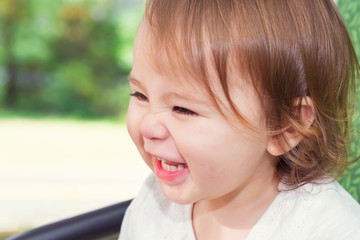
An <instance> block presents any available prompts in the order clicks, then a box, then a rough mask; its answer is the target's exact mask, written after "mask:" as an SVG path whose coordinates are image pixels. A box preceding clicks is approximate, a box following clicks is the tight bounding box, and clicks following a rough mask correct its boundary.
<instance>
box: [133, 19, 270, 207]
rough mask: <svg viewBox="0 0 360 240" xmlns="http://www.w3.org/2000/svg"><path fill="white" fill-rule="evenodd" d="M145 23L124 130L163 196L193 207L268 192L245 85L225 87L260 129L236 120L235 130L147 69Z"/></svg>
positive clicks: (206, 101) (209, 106) (264, 140)
mask: <svg viewBox="0 0 360 240" xmlns="http://www.w3.org/2000/svg"><path fill="white" fill-rule="evenodd" d="M144 25H145V24H141V26H140V28H139V31H138V34H137V36H136V40H135V45H134V66H133V69H132V71H131V74H130V76H129V79H130V85H131V88H132V90H133V93H134V94H133V96H132V98H131V101H130V106H129V112H128V118H127V126H128V131H129V133H130V135H131V137H132V139H133V141H134V143H135V144H136V146H137V148H138V150H139V152H140V154H141V156H142V157H143V159H144V160H145V162H146V163H147V165H148V166H149V167H150V168H151V169H152V170H153V171H154V172H155V173H156V174H157V176H158V180H159V183H160V186H161V188H162V190H163V192H164V194H165V195H166V196H167V197H168V198H169V199H170V200H172V201H174V202H177V203H181V204H192V203H194V202H197V201H199V200H215V199H218V200H221V199H225V198H229V197H230V198H232V197H235V196H237V195H238V194H241V193H244V194H245V193H249V192H254V191H262V190H261V189H264V188H267V187H268V186H269V184H272V183H271V182H272V180H273V177H274V173H275V165H276V161H275V159H274V157H272V156H271V155H270V154H269V153H268V152H267V147H268V144H269V137H268V136H267V131H266V126H265V113H264V111H263V109H262V108H261V107H260V103H259V99H258V98H257V97H256V94H254V91H253V89H252V87H250V86H248V85H247V86H246V87H244V86H242V87H240V86H236V85H233V86H231V88H232V89H233V91H234V92H236V98H235V99H234V100H235V103H236V104H237V107H238V108H239V110H240V111H241V113H242V115H243V116H245V117H246V118H247V119H248V120H249V121H250V123H251V124H253V125H254V126H255V127H257V128H258V129H260V130H261V131H256V132H255V131H254V130H252V129H249V128H248V127H247V126H246V125H245V124H242V123H240V122H238V123H236V130H235V128H234V127H233V126H232V125H231V124H230V123H229V122H228V121H227V120H226V119H225V118H224V117H223V116H222V114H221V113H220V112H219V111H218V109H217V108H216V107H215V106H214V104H213V103H212V101H211V98H210V97H209V96H208V94H207V93H206V92H205V91H203V90H202V89H200V87H199V86H193V85H190V84H188V83H187V81H184V80H183V79H181V77H177V78H176V79H174V77H173V76H165V75H162V74H159V73H158V72H156V71H155V70H154V69H153V67H152V65H151V64H150V63H149V62H148V59H149V58H147V57H146V55H145V54H146V47H145V46H146V41H145V40H144V34H145V33H144V32H143V30H144V29H143V28H144V27H145V26H144ZM184 75H185V74H184ZM230 77H231V76H230ZM233 77H236V76H233ZM194 81H195V80H194ZM179 82H181V84H179ZM214 86H215V88H217V89H220V86H217V85H216V84H215V85H214ZM220 92H221V91H219V93H220ZM220 97H221V98H222V99H221V100H223V101H224V103H225V102H226V101H225V97H224V96H222V95H221V96H220ZM161 160H162V161H161Z"/></svg>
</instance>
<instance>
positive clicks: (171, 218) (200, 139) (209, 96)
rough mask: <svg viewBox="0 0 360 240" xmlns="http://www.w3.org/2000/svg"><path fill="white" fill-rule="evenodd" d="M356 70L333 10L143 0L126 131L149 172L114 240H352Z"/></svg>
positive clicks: (321, 0) (214, 0)
mask: <svg viewBox="0 0 360 240" xmlns="http://www.w3.org/2000/svg"><path fill="white" fill-rule="evenodd" d="M358 71H359V65H358V62H357V59H356V55H355V53H354V50H353V47H352V44H351V41H350V39H349V36H348V33H347V31H346V28H345V26H344V23H343V22H342V20H341V17H340V15H339V13H338V11H337V9H336V6H335V5H334V3H333V2H332V1H331V0H286V1H284V0H148V1H147V5H146V11H145V15H144V17H143V19H142V21H141V23H140V26H139V29H138V32H137V35H136V39H135V44H134V66H133V69H132V71H131V73H130V74H129V82H130V85H131V88H132V90H133V93H132V94H131V96H132V97H131V101H130V106H129V112H128V118H127V124H128V130H129V133H130V135H131V137H132V139H133V141H134V143H135V144H136V146H137V148H138V150H139V152H140V154H141V156H142V157H143V159H144V161H145V162H146V163H147V165H148V166H149V167H150V168H151V169H152V171H153V172H154V173H153V174H151V175H150V176H149V177H148V178H147V180H146V182H145V183H144V185H143V187H142V189H141V191H140V193H139V195H138V196H137V197H136V198H135V200H134V201H133V202H132V204H131V205H130V207H129V208H128V210H127V212H126V216H125V219H124V222H123V225H122V228H121V235H120V240H125V239H130V240H136V239H151V240H162V239H170V240H177V239H189V240H190V239H191V240H194V239H199V240H203V239H205V240H211V239H216V240H218V239H247V240H254V239H261V240H264V239H276V240H279V239H280V240H281V239H283V240H285V239H286V240H291V239H316V240H318V239H334V240H335V239H336V240H339V239H359V238H360V207H359V204H358V203H357V202H356V201H355V200H354V199H353V198H352V197H351V196H350V195H349V194H348V193H347V192H346V191H345V190H344V189H343V188H342V187H341V186H340V185H339V184H338V183H337V182H336V181H335V180H334V179H335V178H336V177H338V176H340V174H341V173H342V171H343V170H344V168H345V166H346V165H347V143H348V135H349V122H350V116H349V112H348V109H349V103H351V102H352V100H351V99H352V97H353V95H354V94H353V90H354V89H355V82H354V81H355V77H356V74H357V73H358Z"/></svg>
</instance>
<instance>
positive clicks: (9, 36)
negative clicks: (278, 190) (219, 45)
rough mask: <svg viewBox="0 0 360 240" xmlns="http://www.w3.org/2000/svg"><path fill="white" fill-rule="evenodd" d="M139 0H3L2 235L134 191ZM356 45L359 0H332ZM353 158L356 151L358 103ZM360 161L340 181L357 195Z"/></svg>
mask: <svg viewBox="0 0 360 240" xmlns="http://www.w3.org/2000/svg"><path fill="white" fill-rule="evenodd" d="M143 7H144V0H51V1H50V0H48V1H44V0H0V239H3V238H5V236H7V235H9V234H12V233H14V232H18V231H23V230H26V229H29V228H32V227H36V226H40V225H42V224H45V223H48V222H52V221H57V220H59V219H62V218H65V217H70V216H73V215H76V214H81V213H84V212H86V211H90V210H93V209H96V208H99V207H104V206H106V205H109V204H112V203H116V202H119V201H122V200H125V199H128V198H132V197H134V196H135V195H136V192H137V191H138V189H139V187H140V185H141V182H142V181H143V179H144V178H145V177H146V175H147V174H148V172H149V170H148V169H147V168H146V166H145V164H143V163H142V160H141V159H140V156H139V155H138V153H137V151H136V149H135V147H134V146H133V145H132V143H131V140H130V138H129V137H128V135H127V132H126V128H125V117H126V111H127V104H128V100H129V97H128V95H129V93H130V89H129V86H128V84H127V74H128V73H129V71H130V69H131V65H132V44H133V39H134V35H135V32H136V28H137V26H138V23H139V21H140V18H141V14H142V12H143ZM338 7H339V10H340V12H341V14H342V16H343V18H344V20H345V22H346V25H347V27H348V30H349V32H350V35H351V37H352V40H353V42H354V45H355V49H356V52H357V54H358V56H359V54H360V0H338ZM356 108H357V109H356V111H355V114H354V120H353V126H354V132H353V135H354V137H353V141H352V145H351V150H352V152H353V155H352V156H351V157H352V158H355V157H356V156H359V155H360V150H359V147H360V139H359V134H358V133H357V131H358V130H359V129H360V118H359V107H358V105H357V107H356ZM359 166H360V162H358V163H357V164H355V165H352V166H351V167H349V168H348V171H347V174H346V175H345V176H344V178H343V179H341V183H342V184H343V186H345V187H346V188H347V190H348V191H349V192H350V193H351V194H352V195H353V196H354V197H355V198H356V199H357V200H358V201H360V167H359Z"/></svg>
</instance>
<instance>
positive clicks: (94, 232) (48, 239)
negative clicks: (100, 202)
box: [6, 200, 132, 240]
mask: <svg viewBox="0 0 360 240" xmlns="http://www.w3.org/2000/svg"><path fill="white" fill-rule="evenodd" d="M131 201H132V200H128V201H124V202H120V203H117V204H114V205H111V206H108V207H105V208H101V209H98V210H95V211H91V212H88V213H85V214H82V215H78V216H75V217H72V218H68V219H64V220H61V221H59V222H55V223H51V224H48V225H45V226H42V227H39V228H35V229H32V230H29V231H26V232H23V233H20V234H17V235H14V236H12V237H9V238H7V239H6V240H105V239H106V240H107V239H117V238H118V235H119V233H120V228H121V223H122V220H123V218H124V215H125V211H126V209H127V207H128V206H129V204H130V203H131Z"/></svg>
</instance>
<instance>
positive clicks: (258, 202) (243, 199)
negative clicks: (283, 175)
mask: <svg viewBox="0 0 360 240" xmlns="http://www.w3.org/2000/svg"><path fill="white" fill-rule="evenodd" d="M264 179H265V180H264ZM278 184H279V181H278V179H277V178H276V177H275V176H274V175H271V176H261V177H260V178H259V179H257V178H255V179H253V180H252V181H249V183H246V184H244V185H243V186H240V187H239V189H237V190H236V191H234V192H231V193H229V194H227V195H226V196H223V197H221V198H219V199H211V200H202V201H199V202H197V203H195V205H194V209H193V224H194V229H195V232H196V235H197V237H198V239H231V237H230V236H235V235H236V236H241V235H243V239H245V237H246V235H247V233H248V232H249V231H250V230H251V228H252V227H253V226H254V225H255V224H256V222H257V221H258V220H259V219H260V218H261V216H262V215H263V214H264V213H265V211H266V210H267V209H268V207H269V206H270V204H271V203H272V202H273V200H274V199H275V198H276V196H277V195H278V193H279V192H278V190H277V187H278ZM203 229H206V230H205V231H206V233H205V234H208V236H205V235H203V233H204V232H203V231H202V230H203ZM209 229H212V230H211V231H213V232H212V233H210V232H209ZM209 235H212V236H213V237H214V236H216V237H214V238H209ZM200 236H203V237H200ZM224 236H227V237H226V238H225V237H224ZM219 237H220V238H219ZM237 239H239V238H237Z"/></svg>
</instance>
